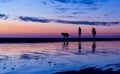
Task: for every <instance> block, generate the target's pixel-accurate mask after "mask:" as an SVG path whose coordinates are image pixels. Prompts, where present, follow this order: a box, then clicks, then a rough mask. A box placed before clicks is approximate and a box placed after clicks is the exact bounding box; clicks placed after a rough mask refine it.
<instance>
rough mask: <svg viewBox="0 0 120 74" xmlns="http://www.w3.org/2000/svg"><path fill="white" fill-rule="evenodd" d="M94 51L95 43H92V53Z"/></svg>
mask: <svg viewBox="0 0 120 74" xmlns="http://www.w3.org/2000/svg"><path fill="white" fill-rule="evenodd" d="M95 50H96V42H95V41H93V44H92V52H93V53H94V52H95Z"/></svg>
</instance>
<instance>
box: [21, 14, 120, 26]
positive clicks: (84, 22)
mask: <svg viewBox="0 0 120 74" xmlns="http://www.w3.org/2000/svg"><path fill="white" fill-rule="evenodd" d="M19 19H20V20H22V21H30V22H40V23H49V22H55V23H63V24H76V25H104V26H106V25H116V24H120V22H119V21H116V22H104V21H102V22H99V21H71V20H59V19H42V18H37V17H23V16H20V17H19Z"/></svg>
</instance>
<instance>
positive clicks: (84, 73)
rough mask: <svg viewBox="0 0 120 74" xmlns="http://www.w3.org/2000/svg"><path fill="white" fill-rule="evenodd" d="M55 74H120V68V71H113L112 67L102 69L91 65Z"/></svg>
mask: <svg viewBox="0 0 120 74" xmlns="http://www.w3.org/2000/svg"><path fill="white" fill-rule="evenodd" d="M54 74H120V70H119V71H112V69H108V70H101V69H100V68H94V67H89V68H85V69H82V70H80V71H75V70H71V71H66V72H57V73H54Z"/></svg>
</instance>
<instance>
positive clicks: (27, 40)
mask: <svg viewBox="0 0 120 74" xmlns="http://www.w3.org/2000/svg"><path fill="white" fill-rule="evenodd" d="M65 41H67V42H69V41H70V42H74V41H120V38H95V39H93V38H79V39H78V38H68V39H67V38H66V39H64V38H0V43H37V42H65Z"/></svg>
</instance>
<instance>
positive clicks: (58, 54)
mask: <svg viewBox="0 0 120 74" xmlns="http://www.w3.org/2000/svg"><path fill="white" fill-rule="evenodd" d="M87 67H95V68H100V69H101V70H107V69H112V70H113V71H118V70H120V41H99V42H97V41H96V42H95V41H93V42H92V41H91V42H50V43H1V44H0V74H52V73H55V72H64V71H69V70H76V71H78V70H80V69H84V68H87Z"/></svg>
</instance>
